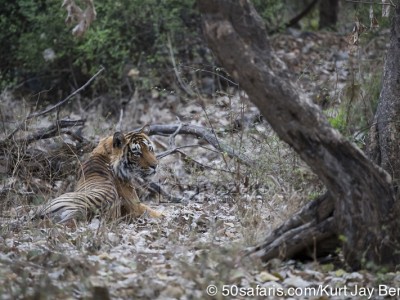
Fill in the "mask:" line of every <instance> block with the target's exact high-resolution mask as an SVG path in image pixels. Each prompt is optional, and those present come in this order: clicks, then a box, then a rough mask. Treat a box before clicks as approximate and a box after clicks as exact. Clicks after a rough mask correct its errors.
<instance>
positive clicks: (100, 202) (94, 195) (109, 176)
mask: <svg viewBox="0 0 400 300" xmlns="http://www.w3.org/2000/svg"><path fill="white" fill-rule="evenodd" d="M157 166H158V160H157V157H156V155H155V153H154V145H153V143H152V142H151V141H150V139H149V137H148V136H147V135H146V133H144V132H143V130H141V131H139V132H134V131H133V132H129V133H126V134H123V133H121V132H119V131H118V132H115V133H114V135H113V136H109V137H106V138H103V139H102V140H100V142H99V144H98V145H97V147H96V148H95V149H94V150H93V151H92V153H91V154H90V157H89V159H88V160H87V161H86V162H84V163H83V164H82V168H81V172H80V176H79V180H78V182H77V184H76V188H75V190H74V192H70V193H65V194H63V195H61V196H59V197H57V198H55V199H53V200H50V201H49V203H47V204H45V205H44V206H43V207H41V208H40V209H39V210H38V212H37V214H36V217H38V218H41V219H45V218H48V219H52V220H54V221H55V222H57V223H66V222H68V221H70V220H73V219H74V220H82V219H84V220H90V219H91V218H93V217H94V216H95V215H98V214H100V215H101V216H106V218H109V219H114V220H115V219H118V218H120V217H122V216H129V217H133V218H137V217H140V216H141V215H143V214H145V213H147V214H148V215H149V216H150V217H152V218H159V217H162V216H163V214H162V213H160V212H158V211H156V210H153V209H151V208H150V207H148V206H146V205H144V204H143V203H141V202H140V201H139V197H138V195H137V193H136V190H135V187H134V183H135V178H138V177H139V178H142V179H145V180H147V179H148V178H150V177H151V176H153V175H154V174H155V173H156V170H157Z"/></svg>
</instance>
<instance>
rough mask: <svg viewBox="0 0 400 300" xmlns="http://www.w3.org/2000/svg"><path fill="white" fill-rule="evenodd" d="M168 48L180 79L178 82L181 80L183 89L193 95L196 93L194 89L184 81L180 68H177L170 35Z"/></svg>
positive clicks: (177, 77) (176, 74)
mask: <svg viewBox="0 0 400 300" xmlns="http://www.w3.org/2000/svg"><path fill="white" fill-rule="evenodd" d="M168 50H169V55H170V57H171V62H172V66H173V67H174V72H175V76H176V79H177V80H178V82H179V84H180V86H181V87H182V89H183V90H184V91H185V92H186V93H187V94H188V95H189V96H193V95H194V93H193V91H192V89H191V88H190V86H188V85H187V84H186V83H184V82H183V80H182V78H181V76H180V75H179V72H178V68H177V66H176V62H175V57H174V52H173V51H172V44H171V39H170V37H169V36H168Z"/></svg>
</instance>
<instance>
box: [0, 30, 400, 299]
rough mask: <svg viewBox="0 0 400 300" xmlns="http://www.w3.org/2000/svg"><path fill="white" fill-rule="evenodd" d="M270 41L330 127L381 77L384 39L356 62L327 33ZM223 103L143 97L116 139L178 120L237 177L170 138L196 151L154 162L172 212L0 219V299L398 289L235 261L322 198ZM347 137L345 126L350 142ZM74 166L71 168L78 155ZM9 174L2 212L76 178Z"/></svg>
mask: <svg viewBox="0 0 400 300" xmlns="http://www.w3.org/2000/svg"><path fill="white" fill-rule="evenodd" d="M273 43H274V45H275V48H276V49H277V54H278V56H279V57H281V58H282V59H283V60H284V61H285V62H287V63H288V65H289V69H288V74H290V76H291V77H292V78H294V79H295V80H296V82H297V83H298V84H299V86H300V87H301V88H302V90H303V92H304V93H305V94H308V95H311V97H313V99H314V100H315V101H316V102H319V103H320V104H321V106H323V107H324V108H325V109H326V111H327V114H329V115H332V116H333V117H335V116H336V115H337V114H338V111H340V109H341V108H342V107H343V105H344V104H346V103H350V104H351V105H359V103H361V104H362V103H366V102H367V101H366V100H368V99H367V98H366V96H368V92H366V88H365V86H366V85H368V82H370V81H369V80H370V78H371V76H374V74H373V73H372V71H375V72H377V73H378V74H379V73H380V72H379V69H380V68H381V63H382V60H383V58H384V54H383V49H385V36H384V35H378V36H377V37H376V38H374V39H371V42H370V43H369V44H368V45H367V46H368V47H370V48H368V47H367V46H366V47H365V48H363V51H361V52H359V53H358V54H357V53H356V54H349V53H348V49H347V44H346V43H345V38H344V37H341V36H337V35H334V34H329V33H310V34H301V35H300V34H298V35H297V33H295V34H294V35H279V36H276V37H275V38H274V39H273ZM279 49H282V50H279ZM368 49H372V50H368ZM360 70H364V71H363V72H360ZM349 82H350V83H351V84H349ZM355 85H357V87H358V86H359V87H360V88H359V89H358V91H359V92H357V93H355V94H356V95H357V97H353V98H352V97H350V98H349V97H348V93H347V92H346V91H348V87H349V86H352V87H354V86H355ZM228 92H229V93H217V94H216V95H215V97H211V98H204V97H200V95H199V97H198V98H196V100H190V99H188V98H186V97H185V95H184V94H178V93H176V92H174V91H153V93H152V96H151V97H149V98H147V99H136V98H134V99H133V100H131V101H130V102H129V104H128V106H127V107H126V111H125V113H124V118H123V122H122V129H123V130H130V129H134V128H137V127H138V126H140V125H143V124H145V123H148V122H150V123H165V124H168V123H175V122H177V119H176V117H177V116H178V117H179V121H180V122H184V123H190V124H195V125H201V126H205V127H208V128H212V129H213V130H214V131H215V132H216V134H217V135H218V137H219V138H220V139H221V141H224V142H226V143H228V144H230V145H231V146H232V147H234V148H235V149H236V150H237V151H239V152H240V153H243V154H245V155H247V156H248V157H251V159H253V160H255V161H256V162H257V166H256V167H254V168H251V169H248V168H246V167H245V166H244V165H240V164H238V163H237V162H236V161H234V160H232V159H230V158H228V157H227V156H226V155H223V154H221V153H218V152H216V151H214V150H213V149H212V147H211V146H210V145H207V144H204V142H201V141H198V140H196V139H194V138H192V137H188V136H185V137H183V136H178V137H177V138H176V143H177V145H189V144H198V145H199V146H198V147H191V148H185V149H182V152H183V153H182V154H175V155H171V156H168V157H166V158H164V159H162V160H161V162H160V171H159V174H158V175H157V177H156V178H155V180H156V181H157V182H158V183H159V184H160V185H161V186H163V187H164V188H165V189H166V190H167V191H168V192H169V193H171V194H173V195H175V196H177V197H179V198H182V202H181V203H179V204H172V203H165V199H162V198H161V197H156V196H152V195H150V196H149V195H147V197H146V195H143V196H142V199H145V198H150V200H151V201H152V202H150V204H152V205H154V207H155V208H157V209H159V210H163V211H164V213H165V215H166V217H165V218H164V219H162V220H151V219H147V218H143V219H140V220H137V221H136V222H134V223H132V224H127V223H124V222H121V223H114V224H103V223H101V222H100V221H99V220H97V219H95V220H93V221H92V222H91V223H90V224H83V223H80V224H78V227H77V228H67V227H63V226H59V225H55V226H52V227H51V228H45V227H43V226H41V225H40V224H38V223H37V222H31V221H26V218H23V217H21V218H20V219H18V218H13V219H9V218H2V220H1V225H0V226H1V231H0V299H25V298H34V299H46V298H48V299H55V298H57V299H71V298H77V299H86V298H89V299H90V298H93V299H108V298H112V299H157V298H158V299H168V298H170V299H205V298H207V297H210V298H216V299H222V298H224V296H229V297H228V298H252V297H253V295H254V296H256V295H257V286H258V288H259V289H258V295H259V296H265V295H270V296H271V299H274V298H279V296H285V297H284V298H290V297H289V295H292V298H296V299H298V298H310V299H328V298H329V299H343V298H345V296H348V297H350V296H352V295H351V294H350V293H351V292H354V291H355V290H356V289H357V293H356V294H355V295H357V296H356V297H353V298H360V299H363V298H365V297H363V296H364V294H363V293H364V292H365V295H366V296H368V290H366V289H365V290H363V289H360V288H374V290H373V292H374V296H373V298H374V299H379V297H380V298H383V297H384V296H385V291H387V290H385V287H384V286H383V285H387V286H390V287H397V286H399V284H398V282H399V279H400V278H399V276H400V275H399V274H397V273H385V272H384V270H378V272H377V274H371V273H368V272H358V273H351V272H346V266H344V265H340V255H339V259H337V260H336V262H339V264H338V265H334V264H332V263H331V262H330V261H326V262H322V263H317V262H309V263H300V262H296V261H289V262H284V263H282V262H280V261H279V260H274V261H272V262H270V263H269V264H267V265H265V264H262V263H260V261H259V260H258V259H256V258H245V259H243V260H240V258H241V254H242V251H243V250H245V249H246V248H247V247H250V246H253V245H255V244H257V242H259V241H260V240H262V237H263V236H264V235H265V234H266V233H267V232H268V231H269V230H272V229H273V228H274V227H275V226H277V225H278V224H280V223H281V222H282V221H283V220H285V219H286V218H287V217H288V216H290V215H291V214H292V213H293V212H295V211H296V210H297V209H298V208H299V207H300V206H301V205H302V203H304V202H305V201H308V200H310V199H312V198H314V197H315V196H316V195H318V194H319V193H321V192H322V191H323V187H322V186H321V184H320V183H319V181H318V179H317V178H315V176H314V175H313V174H312V173H311V172H310V171H309V170H308V168H307V167H306V166H305V165H304V164H303V163H302V162H301V161H299V159H298V158H297V156H296V155H295V154H294V153H293V152H292V151H291V150H290V149H288V147H287V146H286V145H284V144H282V143H281V142H280V141H279V140H278V139H277V137H276V136H275V135H274V133H273V132H272V131H271V130H270V128H269V126H268V124H266V123H265V122H262V121H260V118H259V116H258V111H257V109H256V108H255V107H254V106H253V105H251V103H250V102H249V101H248V99H246V96H245V95H242V94H241V93H239V92H238V91H237V89H236V88H234V87H233V88H231V90H229V91H228ZM361 100H362V101H361ZM13 101H14V100H13ZM13 101H12V100H11V98H10V97H9V96H8V97H7V96H6V95H5V94H3V99H2V105H4V107H2V112H3V114H4V110H5V108H7V109H8V112H7V114H8V115H9V116H18V115H20V116H24V115H26V112H25V111H24V107H23V106H22V105H19V106H16V105H13V103H12V102H13ZM18 101H19V100H18ZM18 103H19V104H21V103H23V102H22V101H20V102H18ZM344 107H346V106H344ZM361 107H363V106H361ZM65 110H66V109H65ZM72 111H79V110H78V109H75V110H74V109H72ZM72 111H71V112H70V113H68V115H69V116H70V117H71V118H79V117H87V118H88V121H87V124H86V126H85V127H84V129H83V135H84V136H85V137H87V138H88V139H90V140H93V141H96V140H98V139H99V138H100V137H103V136H105V135H109V134H112V133H113V132H114V131H115V124H116V120H114V119H111V118H109V117H104V115H105V116H107V114H105V113H104V111H103V114H102V111H101V108H100V107H99V106H95V107H93V106H92V107H91V108H90V109H88V110H84V112H83V113H80V114H79V115H78V114H77V113H76V112H75V113H73V112H72ZM61 113H63V114H64V115H66V114H67V113H65V112H63V111H62V112H61ZM81 114H83V115H81ZM53 118H54V117H53ZM51 122H52V120H51V118H50V117H49V118H48V119H43V120H41V121H34V122H32V123H30V125H29V126H30V128H35V126H36V127H43V126H47V125H48V124H51ZM7 124H8V123H7ZM10 124H11V125H10V127H11V128H12V125H13V123H10ZM3 126H5V125H3ZM358 131H359V130H358V128H357V127H356V126H355V127H354V129H353V131H352V132H350V137H351V136H354V135H355V134H356V133H357V135H358ZM19 134H20V135H21V136H23V134H25V133H24V132H20V133H19ZM60 140H63V141H64V142H66V141H69V142H71V143H72V142H73V141H70V139H69V138H68V137H66V136H62V137H61V138H60V139H58V140H57V141H55V142H54V143H59V142H60ZM153 141H155V143H156V145H157V149H158V152H160V151H163V150H165V149H166V148H168V147H169V146H168V137H160V136H156V137H154V138H153ZM361 145H362V144H361ZM36 146H38V147H40V148H42V149H46V147H47V148H48V147H51V146H52V144H51V143H49V142H48V141H45V142H39V143H37V144H36ZM21 156H23V154H21ZM73 160H74V161H75V162H78V157H73ZM3 165H4V162H3ZM63 167H66V166H63ZM16 169H17V166H15V170H16ZM16 174H17V172H15V173H13V174H11V175H10V174H1V175H2V185H3V192H2V193H1V195H2V198H3V201H4V203H5V204H7V205H10V204H11V205H12V206H14V205H20V204H24V202H25V203H26V202H28V201H29V203H32V202H36V203H38V202H41V201H44V200H45V199H48V198H49V197H54V196H56V195H59V194H61V193H63V192H65V191H68V190H70V189H72V187H73V185H72V184H71V183H73V182H74V180H75V178H74V176H72V175H71V176H69V178H68V180H67V179H64V180H56V181H54V182H51V181H49V180H47V179H46V180H45V178H41V177H39V176H37V175H36V176H35V174H31V175H30V176H25V178H24V180H21V179H20V178H17V177H16ZM27 178H30V180H28V179H27ZM5 187H7V190H5V189H4V188H5ZM22 192H24V193H22ZM160 202H162V203H160ZM210 284H212V285H215V286H216V287H217V288H218V290H219V292H218V293H217V295H216V296H215V297H211V296H208V295H207V287H208V286H209V285H210ZM380 285H382V287H381V290H379V287H380ZM345 287H346V288H348V289H347V290H346V291H345V289H344V288H345ZM240 288H242V289H241V290H240ZM293 288H294V289H293ZM308 288H315V289H318V288H319V289H320V290H318V292H317V291H315V292H313V291H314V290H312V289H308ZM339 288H342V290H341V292H339V291H340V290H338V289H339ZM262 291H264V293H262ZM209 292H213V291H212V289H211V290H209ZM281 292H282V293H284V294H283V295H281V294H280V293H281ZM379 292H380V293H379ZM252 293H253V294H252ZM266 293H267V294H266ZM306 293H308V294H307V295H306ZM335 293H336V294H335ZM330 295H331V296H335V295H336V296H335V297H330ZM386 295H387V294H386ZM397 295H398V294H397ZM260 298H265V297H260Z"/></svg>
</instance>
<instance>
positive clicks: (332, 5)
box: [318, 0, 339, 29]
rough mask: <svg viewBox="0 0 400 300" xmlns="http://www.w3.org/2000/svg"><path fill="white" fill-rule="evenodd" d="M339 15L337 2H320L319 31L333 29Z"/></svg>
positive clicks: (325, 0)
mask: <svg viewBox="0 0 400 300" xmlns="http://www.w3.org/2000/svg"><path fill="white" fill-rule="evenodd" d="M338 13H339V0H321V1H320V2H319V24H318V26H319V29H323V28H334V27H335V26H336V22H337V18H338Z"/></svg>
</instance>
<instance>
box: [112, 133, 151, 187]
mask: <svg viewBox="0 0 400 300" xmlns="http://www.w3.org/2000/svg"><path fill="white" fill-rule="evenodd" d="M111 165H112V167H113V170H114V173H115V174H116V175H117V176H118V177H119V178H120V179H122V180H124V181H131V180H132V179H133V178H135V177H141V178H143V179H147V178H149V177H151V176H152V175H154V174H155V173H156V170H157V166H158V161H157V157H156V155H155V153H154V145H153V143H152V142H151V141H150V139H149V137H148V136H147V135H146V134H145V133H144V132H130V133H127V134H122V133H121V132H116V133H114V136H113V140H112V155H111Z"/></svg>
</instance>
